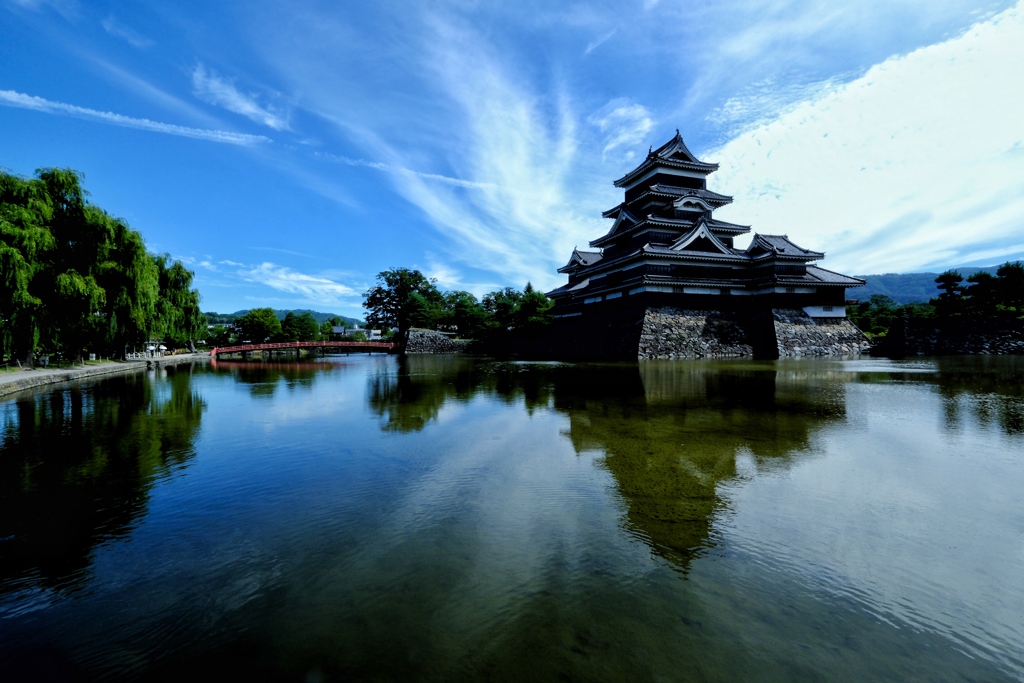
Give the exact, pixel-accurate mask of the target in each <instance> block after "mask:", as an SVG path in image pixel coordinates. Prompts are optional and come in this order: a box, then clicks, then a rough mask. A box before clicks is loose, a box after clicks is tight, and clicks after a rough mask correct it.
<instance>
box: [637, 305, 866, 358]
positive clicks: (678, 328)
mask: <svg viewBox="0 0 1024 683" xmlns="http://www.w3.org/2000/svg"><path fill="white" fill-rule="evenodd" d="M771 313H772V315H771V320H770V323H769V321H768V320H765V319H763V318H762V319H760V320H761V321H762V324H760V325H759V324H758V323H757V321H756V320H755V319H754V318H752V317H750V316H749V315H748V316H744V315H742V314H737V313H729V312H725V311H712V310H684V309H679V308H668V307H665V308H648V309H647V310H646V311H645V313H644V319H643V327H642V330H641V332H640V339H639V343H638V346H637V358H639V359H652V358H668V359H671V358H738V357H748V356H753V355H755V354H757V355H763V356H765V357H773V356H775V355H776V353H777V354H778V357H780V358H790V357H796V356H848V355H856V354H859V353H863V352H865V351H867V350H868V349H869V348H870V346H871V344H870V342H869V341H868V338H867V337H866V336H865V335H864V333H863V332H861V331H860V330H859V329H857V326H856V325H854V324H853V323H852V322H850V321H849V320H847V319H846V318H817V319H816V318H811V317H810V316H808V315H807V314H806V313H805V312H804V311H802V310H800V309H773V310H772V312H771ZM758 330H761V332H762V334H760V335H758V334H756V332H757V331H758Z"/></svg>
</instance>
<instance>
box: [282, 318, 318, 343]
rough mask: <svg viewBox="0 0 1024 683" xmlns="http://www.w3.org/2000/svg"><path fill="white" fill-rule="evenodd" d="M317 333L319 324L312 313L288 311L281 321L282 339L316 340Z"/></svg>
mask: <svg viewBox="0 0 1024 683" xmlns="http://www.w3.org/2000/svg"><path fill="white" fill-rule="evenodd" d="M319 334H320V326H319V325H318V324H317V322H316V318H314V317H313V314H312V313H309V312H306V313H303V314H302V315H295V313H294V312H292V311H288V313H287V314H286V315H285V316H284V320H282V321H281V335H280V339H281V340H282V341H316V340H317V338H318V336H319Z"/></svg>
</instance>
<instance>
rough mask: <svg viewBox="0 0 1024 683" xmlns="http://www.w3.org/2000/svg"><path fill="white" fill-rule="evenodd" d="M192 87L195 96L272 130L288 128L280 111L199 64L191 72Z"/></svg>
mask: <svg viewBox="0 0 1024 683" xmlns="http://www.w3.org/2000/svg"><path fill="white" fill-rule="evenodd" d="M192 89H193V92H194V93H195V95H196V97H198V98H200V99H202V100H204V101H206V102H209V103H210V104H213V105H216V106H218V107H223V108H225V109H227V110H228V111H230V112H234V113H235V114H241V115H242V116H244V117H246V118H248V119H251V120H252V121H255V122H256V123H259V124H262V125H264V126H267V127H268V128H273V129H274V130H279V131H280V130H289V128H288V121H287V119H286V118H285V117H283V116H282V115H281V114H280V113H278V112H277V111H275V110H274V109H273V108H271V107H264V106H261V105H260V104H259V103H258V102H257V100H256V96H255V95H245V94H243V93H241V92H239V90H238V89H237V88H236V87H235V85H234V83H232V82H231V81H228V80H226V79H223V78H221V77H220V76H218V75H217V74H215V73H213V72H212V71H211V72H207V71H206V69H205V68H204V67H203V66H202V65H201V64H200V65H199V66H197V67H196V68H195V70H193V72H192Z"/></svg>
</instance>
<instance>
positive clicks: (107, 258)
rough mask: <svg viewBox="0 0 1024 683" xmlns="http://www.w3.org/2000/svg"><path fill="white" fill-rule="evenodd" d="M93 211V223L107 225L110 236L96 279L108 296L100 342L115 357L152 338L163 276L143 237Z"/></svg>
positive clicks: (98, 210)
mask: <svg viewBox="0 0 1024 683" xmlns="http://www.w3.org/2000/svg"><path fill="white" fill-rule="evenodd" d="M89 208H90V210H91V213H92V214H93V215H92V216H91V220H93V221H104V222H106V224H107V232H108V235H109V240H108V241H107V243H106V244H105V245H104V250H103V253H102V255H101V258H100V262H99V265H98V267H97V276H96V278H97V281H98V282H99V284H100V286H101V287H102V288H103V290H104V292H105V293H106V297H105V300H104V305H103V307H102V311H101V313H102V315H100V316H99V317H100V319H101V320H102V329H100V330H98V336H97V339H96V343H97V344H98V345H99V346H101V347H103V348H104V349H105V350H106V352H107V353H108V354H109V355H115V354H120V353H123V352H124V351H125V350H127V349H128V348H136V347H138V346H140V345H141V344H142V343H143V342H145V341H146V338H147V337H148V336H149V333H150V330H151V328H152V326H153V324H154V321H155V317H156V304H157V299H158V297H159V294H160V274H159V271H158V270H157V266H156V263H155V261H154V260H153V257H152V256H151V255H150V254H149V253H148V252H147V251H146V245H145V243H144V242H143V241H142V235H140V234H139V233H138V232H136V231H135V230H132V229H131V228H129V227H128V226H127V225H126V224H125V222H124V221H122V220H120V219H117V218H113V217H111V216H109V215H107V214H106V213H105V212H103V211H102V210H101V209H98V208H96V207H89Z"/></svg>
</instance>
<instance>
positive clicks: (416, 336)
mask: <svg viewBox="0 0 1024 683" xmlns="http://www.w3.org/2000/svg"><path fill="white" fill-rule="evenodd" d="M469 344H470V342H468V341H455V340H454V339H450V338H449V337H448V336H447V335H444V334H441V333H440V332H435V331H434V330H409V331H408V332H406V336H405V343H404V344H403V349H404V352H405V353H461V352H463V351H465V350H466V348H467V347H468V346H469Z"/></svg>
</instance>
